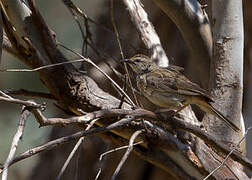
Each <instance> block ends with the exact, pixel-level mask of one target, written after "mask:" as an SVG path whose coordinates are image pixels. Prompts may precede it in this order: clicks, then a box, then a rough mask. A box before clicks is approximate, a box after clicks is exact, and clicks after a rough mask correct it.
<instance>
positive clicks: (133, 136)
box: [111, 130, 144, 180]
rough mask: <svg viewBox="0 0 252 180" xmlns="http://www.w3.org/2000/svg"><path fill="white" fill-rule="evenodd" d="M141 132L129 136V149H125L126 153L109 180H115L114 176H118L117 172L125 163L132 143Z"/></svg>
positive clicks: (131, 148)
mask: <svg viewBox="0 0 252 180" xmlns="http://www.w3.org/2000/svg"><path fill="white" fill-rule="evenodd" d="M142 132H144V130H138V131H136V132H134V133H133V135H132V136H131V138H130V141H129V147H128V148H127V151H126V152H125V154H124V155H123V157H122V159H121V161H120V163H119V164H118V166H117V168H116V170H115V172H114V174H113V175H112V177H111V180H115V178H116V176H117V175H118V173H119V171H120V170H121V168H122V166H123V164H124V163H125V161H126V160H127V159H128V157H129V155H130V153H131V151H132V150H133V143H134V141H135V139H136V138H137V136H138V135H139V134H141V133H142Z"/></svg>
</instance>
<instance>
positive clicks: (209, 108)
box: [199, 102, 241, 132]
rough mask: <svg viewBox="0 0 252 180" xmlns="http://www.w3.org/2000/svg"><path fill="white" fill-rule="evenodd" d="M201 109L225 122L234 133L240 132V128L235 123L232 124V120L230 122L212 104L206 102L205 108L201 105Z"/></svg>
mask: <svg viewBox="0 0 252 180" xmlns="http://www.w3.org/2000/svg"><path fill="white" fill-rule="evenodd" d="M199 107H200V108H201V109H202V110H203V111H205V112H208V113H210V114H212V115H214V116H217V117H218V118H219V119H221V120H222V121H224V122H225V123H226V124H227V125H228V126H229V127H230V128H232V129H233V130H234V131H236V132H240V131H241V130H240V128H238V127H237V126H236V125H235V124H234V123H233V122H231V121H230V120H228V119H227V118H226V117H225V116H224V115H223V114H222V113H221V112H220V111H218V110H217V109H215V108H214V107H213V106H212V105H211V104H210V103H208V102H204V106H203V105H199Z"/></svg>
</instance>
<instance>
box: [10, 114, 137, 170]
mask: <svg viewBox="0 0 252 180" xmlns="http://www.w3.org/2000/svg"><path fill="white" fill-rule="evenodd" d="M134 119H135V118H134V117H132V116H128V117H126V118H123V119H121V120H119V121H117V122H115V123H113V124H110V125H108V126H104V127H97V128H92V129H89V130H86V131H81V132H77V133H75V134H72V135H69V136H65V137H62V138H58V139H56V140H53V141H50V142H47V143H45V144H43V145H41V146H38V147H35V148H33V149H29V150H28V151H26V152H24V153H22V154H20V155H19V156H17V157H15V158H14V159H13V160H12V161H10V163H9V166H11V165H13V164H15V163H16V162H19V161H21V160H23V159H26V158H29V157H31V156H33V155H35V154H38V153H40V152H44V151H48V150H51V149H54V148H56V147H58V146H59V145H62V144H65V143H68V142H71V141H74V140H76V139H79V138H81V137H83V136H88V135H92V134H97V133H104V132H107V131H110V130H113V129H116V128H120V127H123V126H125V125H126V124H128V123H130V122H131V121H133V120H134Z"/></svg>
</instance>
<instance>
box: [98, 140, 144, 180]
mask: <svg viewBox="0 0 252 180" xmlns="http://www.w3.org/2000/svg"><path fill="white" fill-rule="evenodd" d="M142 143H144V141H139V142H136V143H133V144H132V146H136V145H139V144H142ZM127 148H129V145H126V146H121V147H118V148H114V149H111V150H109V151H106V152H104V153H102V154H101V155H100V157H99V161H100V164H101V161H102V159H103V157H104V156H106V155H108V154H111V153H113V152H116V151H119V150H123V149H127ZM101 170H102V167H101V166H100V168H99V171H98V173H97V175H96V177H95V180H97V179H98V178H99V176H100V174H101Z"/></svg>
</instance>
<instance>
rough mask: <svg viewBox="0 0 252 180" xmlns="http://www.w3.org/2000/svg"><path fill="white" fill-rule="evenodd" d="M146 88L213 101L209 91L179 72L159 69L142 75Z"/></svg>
mask: <svg viewBox="0 0 252 180" xmlns="http://www.w3.org/2000/svg"><path fill="white" fill-rule="evenodd" d="M142 76H143V77H142V79H143V81H145V83H146V86H147V87H148V88H151V89H153V90H154V89H155V90H158V91H160V92H167V91H168V92H171V93H177V94H182V95H191V96H199V95H201V96H204V97H205V98H207V99H208V100H209V101H213V100H212V97H211V95H210V94H209V93H208V91H206V90H204V89H202V88H200V87H199V85H197V84H195V83H193V82H191V81H190V80H189V79H187V78H186V77H185V76H184V75H182V74H181V73H179V72H177V71H170V70H166V69H159V70H155V71H152V72H148V73H146V74H144V75H142Z"/></svg>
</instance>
